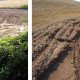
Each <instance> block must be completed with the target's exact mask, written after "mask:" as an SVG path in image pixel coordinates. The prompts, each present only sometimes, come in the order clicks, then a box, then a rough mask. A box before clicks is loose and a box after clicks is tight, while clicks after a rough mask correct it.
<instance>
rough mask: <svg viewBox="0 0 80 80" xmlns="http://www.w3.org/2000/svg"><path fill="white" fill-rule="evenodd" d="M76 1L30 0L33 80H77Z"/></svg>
mask: <svg viewBox="0 0 80 80" xmlns="http://www.w3.org/2000/svg"><path fill="white" fill-rule="evenodd" d="M79 9H80V4H79V3H77V2H74V1H72V0H67V1H64V0H42V1H41V0H33V34H32V35H33V37H32V38H33V40H32V43H33V50H32V51H33V54H32V79H33V80H80V17H79V16H80V14H79V12H80V10H79Z"/></svg>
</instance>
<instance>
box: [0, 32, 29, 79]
mask: <svg viewBox="0 0 80 80" xmlns="http://www.w3.org/2000/svg"><path fill="white" fill-rule="evenodd" d="M27 42H28V34H27V33H23V34H20V35H19V36H17V37H7V38H4V39H0V80H27V77H28V46H27Z"/></svg>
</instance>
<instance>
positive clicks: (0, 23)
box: [0, 9, 28, 37]
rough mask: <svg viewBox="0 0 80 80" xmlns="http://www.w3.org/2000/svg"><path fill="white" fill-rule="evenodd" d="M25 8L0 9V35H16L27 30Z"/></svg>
mask: <svg viewBox="0 0 80 80" xmlns="http://www.w3.org/2000/svg"><path fill="white" fill-rule="evenodd" d="M27 21H28V20H27V10H23V9H0V37H5V36H8V35H10V36H16V35H18V34H19V33H20V32H22V31H25V30H26V31H27Z"/></svg>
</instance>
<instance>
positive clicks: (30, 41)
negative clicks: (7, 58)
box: [28, 0, 32, 80]
mask: <svg viewBox="0 0 80 80" xmlns="http://www.w3.org/2000/svg"><path fill="white" fill-rule="evenodd" d="M28 80H32V0H28Z"/></svg>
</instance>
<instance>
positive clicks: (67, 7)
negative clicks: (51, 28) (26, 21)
mask: <svg viewBox="0 0 80 80" xmlns="http://www.w3.org/2000/svg"><path fill="white" fill-rule="evenodd" d="M32 1H33V32H35V31H37V30H39V29H42V28H44V27H46V25H49V23H54V22H56V21H62V20H64V19H68V18H73V17H78V16H80V3H78V2H75V1H74V0H32Z"/></svg>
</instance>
